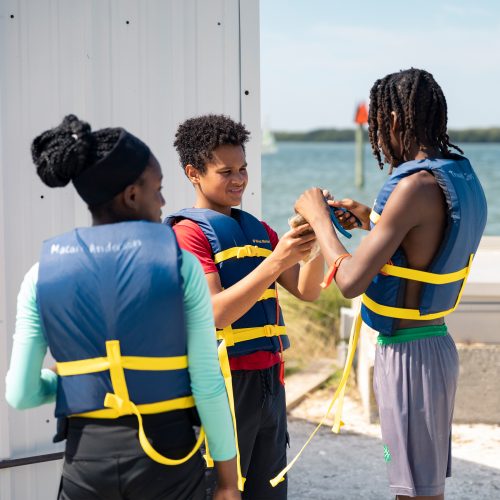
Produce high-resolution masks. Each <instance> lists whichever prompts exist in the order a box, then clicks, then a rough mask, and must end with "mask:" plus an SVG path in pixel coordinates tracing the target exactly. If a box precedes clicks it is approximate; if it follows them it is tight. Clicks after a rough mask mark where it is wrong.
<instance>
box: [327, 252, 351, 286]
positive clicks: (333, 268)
mask: <svg viewBox="0 0 500 500" xmlns="http://www.w3.org/2000/svg"><path fill="white" fill-rule="evenodd" d="M346 257H351V254H350V253H343V254H342V255H339V256H338V257H337V258H336V259H335V262H334V263H333V265H332V266H330V268H329V269H328V272H327V273H326V274H325V277H324V278H323V283H321V284H320V287H321V288H328V287H329V286H330V283H331V282H332V280H333V278H335V275H336V274H337V271H338V269H339V266H340V264H341V263H342V261H343V260H344V259H345V258H346Z"/></svg>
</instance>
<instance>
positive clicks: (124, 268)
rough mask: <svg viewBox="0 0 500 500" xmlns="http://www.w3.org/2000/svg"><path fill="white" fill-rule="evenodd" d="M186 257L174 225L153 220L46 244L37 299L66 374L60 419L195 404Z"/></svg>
mask: <svg viewBox="0 0 500 500" xmlns="http://www.w3.org/2000/svg"><path fill="white" fill-rule="evenodd" d="M181 259H182V254H181V251H180V249H179V247H178V245H177V242H176V239H175V235H174V234H173V231H172V230H171V229H170V228H167V227H165V226H164V225H162V224H155V223H150V222H123V223H119V224H110V225H102V226H96V227H89V228H82V229H74V230H73V231H70V232H68V233H65V234H62V235H60V236H56V237H55V238H52V239H50V240H47V241H45V242H44V244H43V248H42V254H41V259H40V267H39V275H38V284H37V301H38V308H39V312H40V316H41V320H42V325H43V332H44V335H45V337H46V339H47V342H48V345H49V347H50V350H51V353H52V355H53V356H54V358H55V359H56V361H57V370H58V374H59V375H60V377H59V382H58V390H57V405H56V416H58V417H62V416H71V415H73V416H74V415H79V416H85V417H89V418H116V417H118V416H121V415H124V414H131V413H134V412H135V410H134V411H132V409H131V408H132V407H133V408H136V409H138V411H139V413H162V412H165V411H170V410H174V409H182V408H189V407H193V406H194V400H193V398H192V396H191V388H190V379H189V374H188V370H187V339H186V326H185V317H184V301H183V283H182V278H181V274H180V265H181ZM105 400H106V403H105Z"/></svg>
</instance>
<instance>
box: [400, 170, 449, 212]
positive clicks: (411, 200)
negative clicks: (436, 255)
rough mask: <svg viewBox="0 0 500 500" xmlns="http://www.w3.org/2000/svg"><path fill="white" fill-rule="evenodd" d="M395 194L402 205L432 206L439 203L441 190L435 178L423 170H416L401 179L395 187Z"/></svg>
mask: <svg viewBox="0 0 500 500" xmlns="http://www.w3.org/2000/svg"><path fill="white" fill-rule="evenodd" d="M394 194H395V196H397V197H398V198H399V199H400V202H401V203H402V204H404V205H409V204H411V206H413V207H414V208H417V207H421V208H423V209H425V208H432V206H433V205H441V203H442V197H443V192H442V190H441V188H440V187H439V184H438V182H437V180H436V178H435V177H434V176H433V175H432V174H431V173H430V172H427V171H425V170H422V171H420V172H416V173H414V174H412V175H409V176H408V177H405V178H404V179H402V180H401V181H400V182H399V183H398V185H397V186H396V189H395V190H394Z"/></svg>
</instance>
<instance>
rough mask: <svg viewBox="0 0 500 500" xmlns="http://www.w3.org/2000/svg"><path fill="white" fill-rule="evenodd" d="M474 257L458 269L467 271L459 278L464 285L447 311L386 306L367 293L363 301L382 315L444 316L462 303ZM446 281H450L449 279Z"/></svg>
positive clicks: (404, 316) (398, 317)
mask: <svg viewBox="0 0 500 500" xmlns="http://www.w3.org/2000/svg"><path fill="white" fill-rule="evenodd" d="M473 258H474V254H471V255H470V257H469V263H468V264H467V267H465V268H464V269H461V270H460V271H457V273H462V272H464V271H465V273H464V276H463V278H459V279H463V281H462V286H461V287H460V291H459V293H458V296H457V300H456V301H455V305H454V306H453V307H452V308H451V309H447V310H446V311H438V312H435V313H430V314H421V313H420V311H419V310H418V309H407V308H405V307H392V306H384V305H382V304H379V303H378V302H375V301H374V300H373V299H371V298H370V297H368V296H367V295H366V294H363V296H362V302H363V304H364V305H365V306H366V307H367V308H368V309H370V310H371V311H373V312H374V313H376V314H379V315H380V316H389V317H391V318H397V319H411V320H430V319H436V318H442V317H443V316H447V315H448V314H450V313H452V312H453V311H454V310H455V309H456V308H457V307H458V304H459V303H460V299H461V298H462V294H463V291H464V288H465V283H467V277H468V276H469V272H470V269H471V265H472V259H473ZM384 267H385V266H384ZM392 267H394V266H392ZM382 269H383V268H382ZM400 269H401V268H400ZM418 272H422V271H418ZM457 273H450V274H442V275H435V276H450V275H454V274H457ZM425 274H432V273H425ZM419 281H420V280H419ZM452 281H458V280H457V279H453V280H451V281H449V282H452ZM445 283H448V281H447V282H445Z"/></svg>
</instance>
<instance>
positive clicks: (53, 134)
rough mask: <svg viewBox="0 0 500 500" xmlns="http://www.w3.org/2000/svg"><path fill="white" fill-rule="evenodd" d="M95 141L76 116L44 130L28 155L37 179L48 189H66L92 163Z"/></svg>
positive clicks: (87, 127) (71, 116)
mask: <svg viewBox="0 0 500 500" xmlns="http://www.w3.org/2000/svg"><path fill="white" fill-rule="evenodd" d="M93 149H95V138H94V137H93V134H92V131H91V129H90V125H89V124H88V123H86V122H84V121H81V120H79V119H78V118H77V117H76V116H75V115H67V116H66V117H65V118H64V120H63V121H62V123H61V124H60V125H59V126H57V127H55V128H52V129H50V130H46V131H45V132H43V133H42V134H40V135H39V136H38V137H36V138H35V140H34V141H33V143H32V144H31V155H32V157H33V161H34V163H35V165H36V167H37V173H38V175H39V176H40V179H42V181H43V182H44V183H45V184H46V185H47V186H50V187H61V186H66V184H68V183H69V181H71V180H72V179H73V178H74V177H75V176H77V175H78V174H79V173H80V172H81V171H82V170H84V169H85V168H86V167H88V166H90V165H91V164H92V163H93V162H94V161H95V155H94V154H92V150H93Z"/></svg>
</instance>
